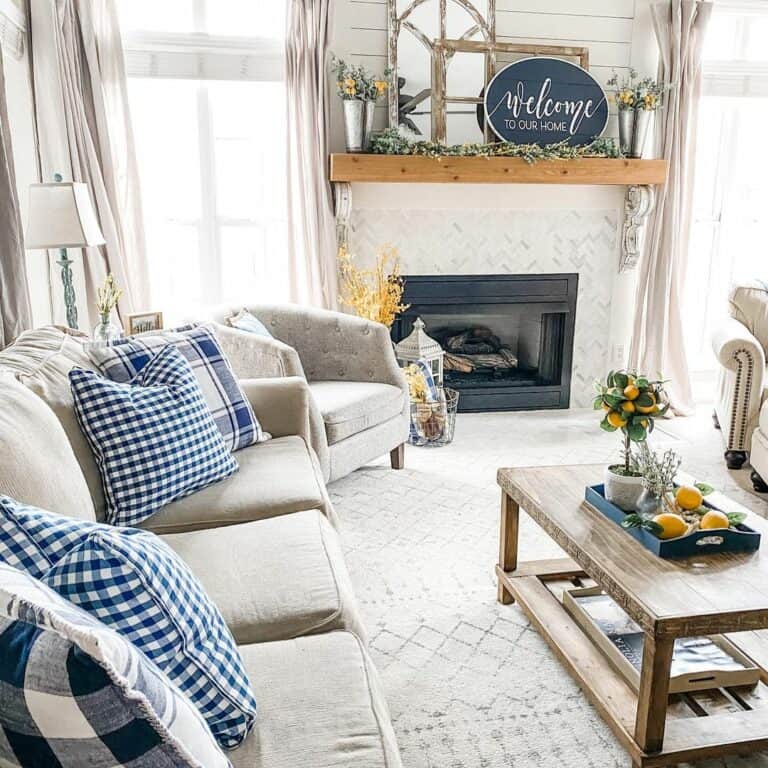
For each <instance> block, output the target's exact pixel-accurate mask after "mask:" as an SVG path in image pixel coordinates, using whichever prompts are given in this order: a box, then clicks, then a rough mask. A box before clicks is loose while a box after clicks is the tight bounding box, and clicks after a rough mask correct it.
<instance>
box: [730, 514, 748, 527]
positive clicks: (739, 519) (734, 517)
mask: <svg viewBox="0 0 768 768" xmlns="http://www.w3.org/2000/svg"><path fill="white" fill-rule="evenodd" d="M727 516H728V522H729V523H730V524H731V525H732V526H734V527H735V526H737V525H741V523H743V522H744V521H745V520H746V519H747V513H746V512H728V515H727Z"/></svg>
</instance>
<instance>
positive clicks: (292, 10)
mask: <svg viewBox="0 0 768 768" xmlns="http://www.w3.org/2000/svg"><path fill="white" fill-rule="evenodd" d="M330 5H331V0H289V3H288V26H287V31H286V57H285V77H286V92H287V99H288V255H289V265H290V281H291V282H290V285H291V299H292V300H293V301H296V302H299V303H302V304H312V305H314V306H318V307H326V308H330V309H334V308H335V307H336V305H337V270H336V233H335V223H334V217H333V203H332V197H331V187H330V183H329V182H328V152H329V149H328V147H329V133H330V124H329V123H330V121H329V109H328V85H327V79H326V72H327V58H328V39H329V32H330V18H329V17H330Z"/></svg>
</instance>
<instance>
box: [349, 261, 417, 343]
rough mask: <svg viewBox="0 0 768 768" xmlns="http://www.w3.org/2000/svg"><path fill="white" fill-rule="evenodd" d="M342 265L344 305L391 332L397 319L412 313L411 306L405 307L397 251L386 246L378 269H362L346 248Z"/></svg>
mask: <svg viewBox="0 0 768 768" xmlns="http://www.w3.org/2000/svg"><path fill="white" fill-rule="evenodd" d="M338 261H339V273H340V276H341V289H342V291H341V301H342V303H343V304H345V305H346V306H348V307H349V308H350V309H352V310H354V311H355V313H356V314H357V315H359V316H360V317H364V318H366V319H367V320H373V321H374V322H376V323H382V324H383V325H386V326H387V328H391V327H392V323H394V322H395V318H396V317H397V315H398V314H399V313H400V312H403V311H404V310H406V309H408V305H407V304H402V303H401V302H402V298H403V278H402V276H401V275H400V257H399V256H398V253H397V250H396V249H395V248H392V247H391V246H384V247H383V248H381V249H380V251H379V253H378V255H377V256H376V266H375V267H373V268H371V269H360V268H359V267H357V266H355V264H354V263H353V257H352V255H351V254H350V253H349V250H348V249H347V248H346V247H345V246H342V247H341V248H339V254H338Z"/></svg>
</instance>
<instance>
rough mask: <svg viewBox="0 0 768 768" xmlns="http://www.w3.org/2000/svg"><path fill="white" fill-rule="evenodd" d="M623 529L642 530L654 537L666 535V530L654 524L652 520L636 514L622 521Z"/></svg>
mask: <svg viewBox="0 0 768 768" xmlns="http://www.w3.org/2000/svg"><path fill="white" fill-rule="evenodd" d="M621 526H622V528H642V529H643V530H644V531H648V532H649V533H652V534H653V535H654V536H659V535H661V534H662V533H664V528H663V527H662V526H661V525H659V524H658V523H656V522H654V521H653V520H651V519H650V518H647V517H643V516H642V515H638V514H636V513H632V514H629V515H627V516H626V517H625V518H624V519H623V520H622V521H621Z"/></svg>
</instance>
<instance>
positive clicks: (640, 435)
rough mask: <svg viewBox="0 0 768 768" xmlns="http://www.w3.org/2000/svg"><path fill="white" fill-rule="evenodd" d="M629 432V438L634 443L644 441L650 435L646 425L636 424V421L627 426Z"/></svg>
mask: <svg viewBox="0 0 768 768" xmlns="http://www.w3.org/2000/svg"><path fill="white" fill-rule="evenodd" d="M627 434H628V435H629V439H630V440H631V441H632V442H634V443H642V442H643V440H645V438H646V437H647V436H648V433H647V432H646V431H645V427H643V426H641V425H640V424H635V423H634V422H633V423H631V424H629V425H628V426H627Z"/></svg>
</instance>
